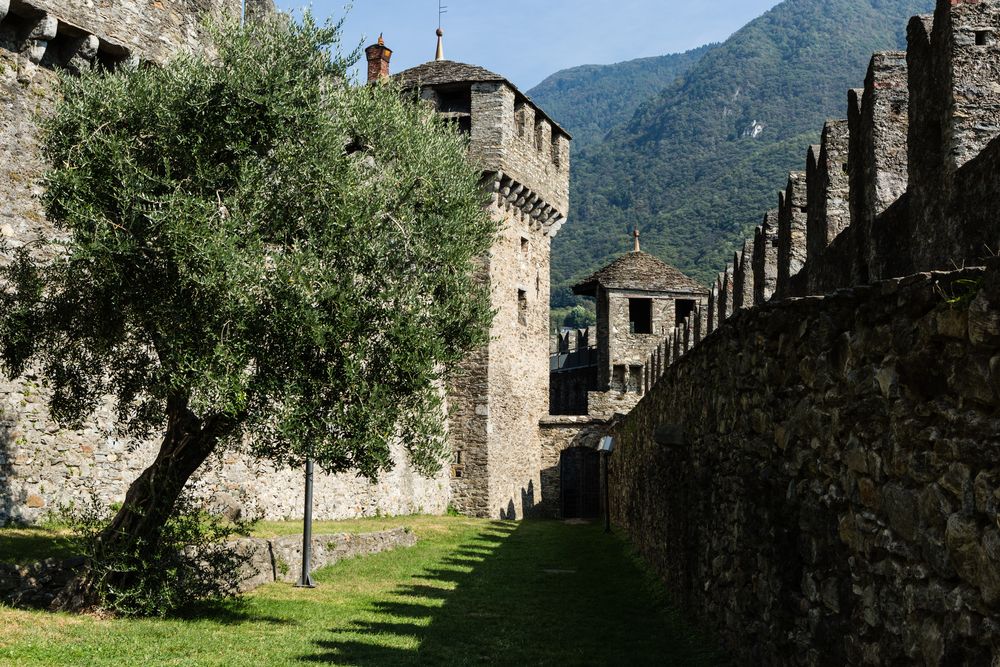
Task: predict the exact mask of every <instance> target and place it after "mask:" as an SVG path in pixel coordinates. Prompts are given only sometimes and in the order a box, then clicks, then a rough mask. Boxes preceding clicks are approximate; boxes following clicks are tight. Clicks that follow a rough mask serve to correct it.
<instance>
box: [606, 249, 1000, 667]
mask: <svg viewBox="0 0 1000 667" xmlns="http://www.w3.org/2000/svg"><path fill="white" fill-rule="evenodd" d="M998 415H1000V262H994V263H993V266H992V267H991V268H990V269H989V270H988V271H983V270H982V269H970V270H966V271H961V272H955V273H950V274H943V273H942V274H919V275H915V276H911V277H909V278H906V279H894V280H891V281H888V282H883V283H878V284H875V285H872V286H866V287H859V288H857V289H854V290H843V291H841V292H838V293H837V294H836V295H833V296H829V297H825V298H823V297H811V298H809V299H793V300H786V301H781V302H774V303H769V304H765V305H762V306H758V307H757V308H754V309H752V310H748V311H741V312H739V313H738V314H736V315H735V316H734V317H733V318H732V319H731V320H730V321H729V322H727V323H726V326H725V327H724V328H723V329H721V330H719V331H716V332H715V333H714V334H712V335H710V336H709V337H708V338H707V339H706V340H704V341H703V342H702V343H701V344H700V345H698V346H697V347H695V348H694V349H693V350H692V351H691V352H690V353H688V354H687V355H685V356H683V357H682V358H681V359H680V360H679V361H677V362H675V363H674V364H673V365H672V366H671V367H670V368H669V369H667V371H666V374H665V375H664V376H663V378H662V379H661V380H660V381H659V382H658V383H657V384H656V385H655V386H654V387H653V388H652V389H651V391H650V393H649V394H647V395H646V397H645V398H644V399H643V401H642V402H641V403H640V404H639V405H638V406H637V407H636V408H635V409H634V410H633V411H632V412H631V413H630V414H629V415H628V416H627V417H625V418H624V419H621V420H620V421H619V422H618V423H617V424H615V425H614V426H613V430H612V432H613V435H614V437H615V440H616V448H615V452H614V454H613V456H612V459H611V465H612V467H611V481H610V492H611V496H612V500H611V509H612V514H613V518H614V522H615V524H616V525H617V526H618V527H619V528H620V529H621V530H623V531H624V532H625V533H626V534H627V535H628V536H629V537H630V538H631V540H632V541H633V542H634V543H635V544H636V546H637V547H638V549H639V551H640V552H641V553H642V555H643V556H644V558H645V559H646V560H647V561H648V562H649V563H650V564H651V565H652V566H653V567H654V568H655V570H656V571H657V572H658V573H659V574H660V575H661V576H662V577H663V578H664V579H665V580H666V582H667V584H668V588H669V590H671V591H673V592H674V593H675V594H676V595H678V596H680V597H681V599H682V602H683V603H684V604H686V605H687V606H688V607H689V609H691V610H693V611H694V612H696V614H697V615H698V616H699V617H700V618H701V619H702V620H703V621H704V622H706V623H707V624H708V625H709V626H710V627H711V628H712V629H713V630H714V631H715V632H716V633H718V635H719V636H720V637H722V638H723V639H724V640H725V642H726V644H727V645H728V647H729V649H730V650H731V651H732V653H733V655H734V657H735V658H736V661H737V662H738V663H739V664H782V665H861V664H886V665H888V664H922V665H923V664H926V665H988V664H995V661H996V660H997V659H1000V531H998V526H997V516H998V514H997V510H998V508H1000V416H998ZM991 661H994V662H992V663H991Z"/></svg>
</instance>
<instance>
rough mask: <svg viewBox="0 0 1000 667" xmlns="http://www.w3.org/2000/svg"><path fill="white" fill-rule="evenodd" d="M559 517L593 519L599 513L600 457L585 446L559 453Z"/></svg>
mask: <svg viewBox="0 0 1000 667" xmlns="http://www.w3.org/2000/svg"><path fill="white" fill-rule="evenodd" d="M559 482H560V484H559V487H560V490H561V493H560V496H561V503H560V504H561V506H562V512H561V514H562V518H564V519H596V518H597V517H599V516H600V514H601V457H600V454H598V453H597V451H596V450H594V449H591V448H589V447H573V448H570V449H566V450H564V451H563V452H562V454H560V456H559Z"/></svg>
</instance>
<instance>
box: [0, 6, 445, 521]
mask: <svg viewBox="0 0 1000 667" xmlns="http://www.w3.org/2000/svg"><path fill="white" fill-rule="evenodd" d="M268 4H269V3H268V2H266V1H262V2H252V3H250V5H251V7H252V8H254V9H255V10H266V9H267V6H268ZM240 5H241V3H240V2H233V1H232V0H225V1H224V2H223V1H219V2H208V1H207V0H193V1H188V2H180V1H175V0H164V1H163V2H156V3H135V2H122V3H115V4H114V6H111V5H107V3H103V4H102V5H101V6H100V7H96V6H94V5H93V3H85V2H78V1H76V0H70V1H67V2H59V3H56V2H51V1H50V0H37V1H35V0H33V1H32V2H31V3H26V2H17V1H16V0H15V1H14V2H11V3H10V5H9V12H4V11H0V18H2V20H0V117H2V121H3V122H2V123H0V234H2V235H3V238H4V241H5V242H6V243H7V244H8V245H9V246H10V247H12V248H16V247H19V246H21V245H22V244H25V243H28V242H30V241H32V240H35V239H38V238H50V237H53V236H54V235H55V233H56V231H55V229H54V228H53V227H52V225H51V224H50V223H49V222H48V221H47V220H46V219H45V216H44V213H43V211H42V210H41V207H40V205H39V201H38V199H37V196H38V195H39V194H40V186H39V185H38V181H39V178H40V177H41V175H42V172H43V169H44V165H43V163H42V160H41V158H40V156H39V152H38V144H37V126H36V124H35V118H36V117H37V116H38V115H39V114H41V115H44V114H45V113H46V112H47V111H48V110H50V109H51V108H52V106H53V105H54V103H55V102H56V99H57V75H56V72H55V68H57V67H71V68H72V67H77V68H79V67H86V66H91V65H92V64H93V63H95V62H102V61H103V62H108V60H107V59H111V61H112V62H117V61H120V60H122V59H125V58H132V57H134V58H139V59H151V60H156V61H158V60H162V59H164V58H167V57H169V55H170V54H172V53H177V52H179V51H182V50H185V49H190V48H200V45H202V44H203V41H202V40H203V34H202V32H201V30H202V26H203V23H202V22H201V21H202V19H203V17H204V16H205V15H206V14H209V15H220V14H222V13H225V12H233V11H235V12H238V11H239V9H240ZM7 6H8V5H7V3H6V2H4V1H3V0H0V9H3V8H6V7H7ZM249 9H250V7H248V11H249ZM46 12H47V13H46ZM91 37H92V38H93V41H95V42H96V44H97V47H96V48H95V49H93V50H88V49H89V47H88V46H87V42H88V40H90V38H91ZM43 38H44V39H43ZM45 398H46V392H45V388H44V383H43V380H42V379H41V378H28V379H24V380H18V381H9V380H7V379H0V411H2V412H0V524H3V523H5V522H7V521H11V520H15V521H27V522H31V521H36V520H39V519H43V518H45V517H46V516H47V515H48V514H49V513H50V512H52V511H55V510H57V509H58V507H59V506H60V505H65V504H69V503H77V504H80V503H83V502H86V501H89V498H90V497H91V496H92V495H93V496H95V497H97V498H98V499H100V500H101V501H103V502H106V503H108V502H115V501H120V500H121V499H122V498H123V497H124V493H125V490H126V488H127V486H128V484H129V483H131V481H132V480H133V479H134V478H135V477H137V476H138V474H139V472H141V470H142V469H144V468H145V467H146V466H147V465H148V464H149V463H151V462H152V461H153V458H154V457H155V452H156V448H157V444H156V443H142V444H140V445H139V446H138V447H137V448H135V449H131V448H130V446H129V443H128V442H126V441H124V440H122V439H120V438H118V437H117V435H116V434H115V432H114V430H113V428H112V425H111V423H110V413H109V411H108V410H101V411H99V413H98V414H97V415H96V417H95V418H94V419H93V420H91V422H90V423H88V424H87V425H86V426H85V427H84V428H83V429H80V430H72V431H70V430H64V429H61V428H59V426H58V425H56V424H55V423H53V422H52V420H51V419H50V418H49V417H48V413H47V410H46V408H45ZM393 460H394V462H395V463H396V468H395V469H394V470H393V471H391V472H389V473H387V474H385V475H384V476H383V477H382V478H381V479H380V480H379V482H378V483H377V484H374V485H372V484H369V483H368V482H367V481H366V480H363V479H359V478H357V477H355V476H354V475H349V474H348V475H337V476H328V475H323V474H317V476H316V493H315V515H316V517H317V518H322V519H339V518H348V517H355V516H371V515H375V514H412V513H416V512H427V513H444V512H445V510H446V509H447V505H448V502H449V498H450V488H449V483H448V471H444V472H442V474H440V475H438V476H437V477H435V478H434V479H425V478H423V477H421V476H420V475H418V474H417V473H416V472H414V471H413V470H412V469H411V468H410V467H409V465H408V463H407V460H406V456H405V453H404V451H403V448H402V447H401V446H398V445H397V446H395V447H394V448H393ZM302 478H303V473H302V471H299V470H276V469H274V468H273V467H271V466H268V465H265V464H262V463H258V462H255V461H253V460H251V459H248V458H245V457H242V456H240V455H239V453H236V452H227V453H223V454H221V455H220V456H219V457H217V458H216V459H215V460H213V461H212V462H211V464H210V466H208V467H207V468H206V469H205V470H204V471H202V473H201V475H200V477H199V479H198V480H197V482H196V483H195V487H196V489H197V491H198V493H199V494H201V495H202V496H204V497H207V498H210V499H212V500H213V502H215V503H216V504H218V505H220V506H222V507H225V508H227V509H229V508H233V509H237V508H248V509H259V510H260V511H262V512H263V514H264V516H265V517H266V518H269V519H286V518H293V517H300V516H301V515H302V503H303V499H302V487H303V479H302Z"/></svg>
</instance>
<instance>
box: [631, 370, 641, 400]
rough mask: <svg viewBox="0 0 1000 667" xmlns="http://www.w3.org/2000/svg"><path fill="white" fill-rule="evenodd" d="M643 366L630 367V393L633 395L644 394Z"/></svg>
mask: <svg viewBox="0 0 1000 667" xmlns="http://www.w3.org/2000/svg"><path fill="white" fill-rule="evenodd" d="M642 368H643V367H642V366H631V367H629V369H628V370H629V373H628V391H629V393H632V394H641V393H642Z"/></svg>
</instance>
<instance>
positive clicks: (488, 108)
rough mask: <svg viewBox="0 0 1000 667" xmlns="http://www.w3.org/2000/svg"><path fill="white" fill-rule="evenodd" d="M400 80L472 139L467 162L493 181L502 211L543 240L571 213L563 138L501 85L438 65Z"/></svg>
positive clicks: (499, 80) (479, 71)
mask: <svg viewBox="0 0 1000 667" xmlns="http://www.w3.org/2000/svg"><path fill="white" fill-rule="evenodd" d="M396 78H397V80H398V81H399V82H400V83H401V84H402V85H403V86H404V87H407V88H415V89H419V91H420V97H421V99H423V100H425V101H426V102H427V103H428V104H431V105H432V106H433V107H434V108H435V110H437V112H438V113H440V114H442V115H444V116H445V117H447V118H449V119H451V120H452V121H454V122H455V123H456V124H457V125H458V127H459V129H461V130H462V131H463V132H466V133H467V134H468V135H469V153H470V157H471V158H472V159H473V160H474V161H475V162H476V163H477V164H478V165H479V166H480V167H481V168H482V170H483V171H484V172H492V173H495V174H497V175H498V176H497V185H496V187H495V192H497V193H498V194H499V198H500V200H501V201H502V202H503V204H504V205H505V206H513V207H517V208H520V209H523V210H524V211H525V213H526V214H528V215H530V216H531V218H532V219H533V220H535V221H536V223H537V224H536V227H537V228H538V229H540V230H542V231H544V233H545V234H546V235H547V236H555V235H556V233H558V231H559V228H560V227H561V226H562V224H563V222H564V221H565V219H566V216H567V214H568V211H569V164H570V141H571V137H570V135H569V133H568V132H566V131H565V130H564V129H562V128H561V127H560V126H559V125H558V124H557V123H556V122H555V121H553V120H552V119H551V118H549V117H548V115H546V114H545V112H544V111H542V110H541V109H539V108H538V107H537V106H536V105H535V104H534V103H533V102H531V100H530V99H528V97H527V96H526V95H524V94H523V93H522V92H521V91H519V90H518V89H517V87H516V86H514V85H513V84H512V83H510V82H509V81H508V80H507V79H505V78H504V77H502V76H500V75H498V74H494V73H493V72H490V71H489V70H486V69H483V68H482V67H477V66H474V65H466V64H464V63H457V62H452V61H449V60H439V61H433V62H429V63H424V64H423V65H420V66H418V67H414V68H412V69H409V70H406V71H405V72H401V73H400V74H398V75H397V76H396Z"/></svg>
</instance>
